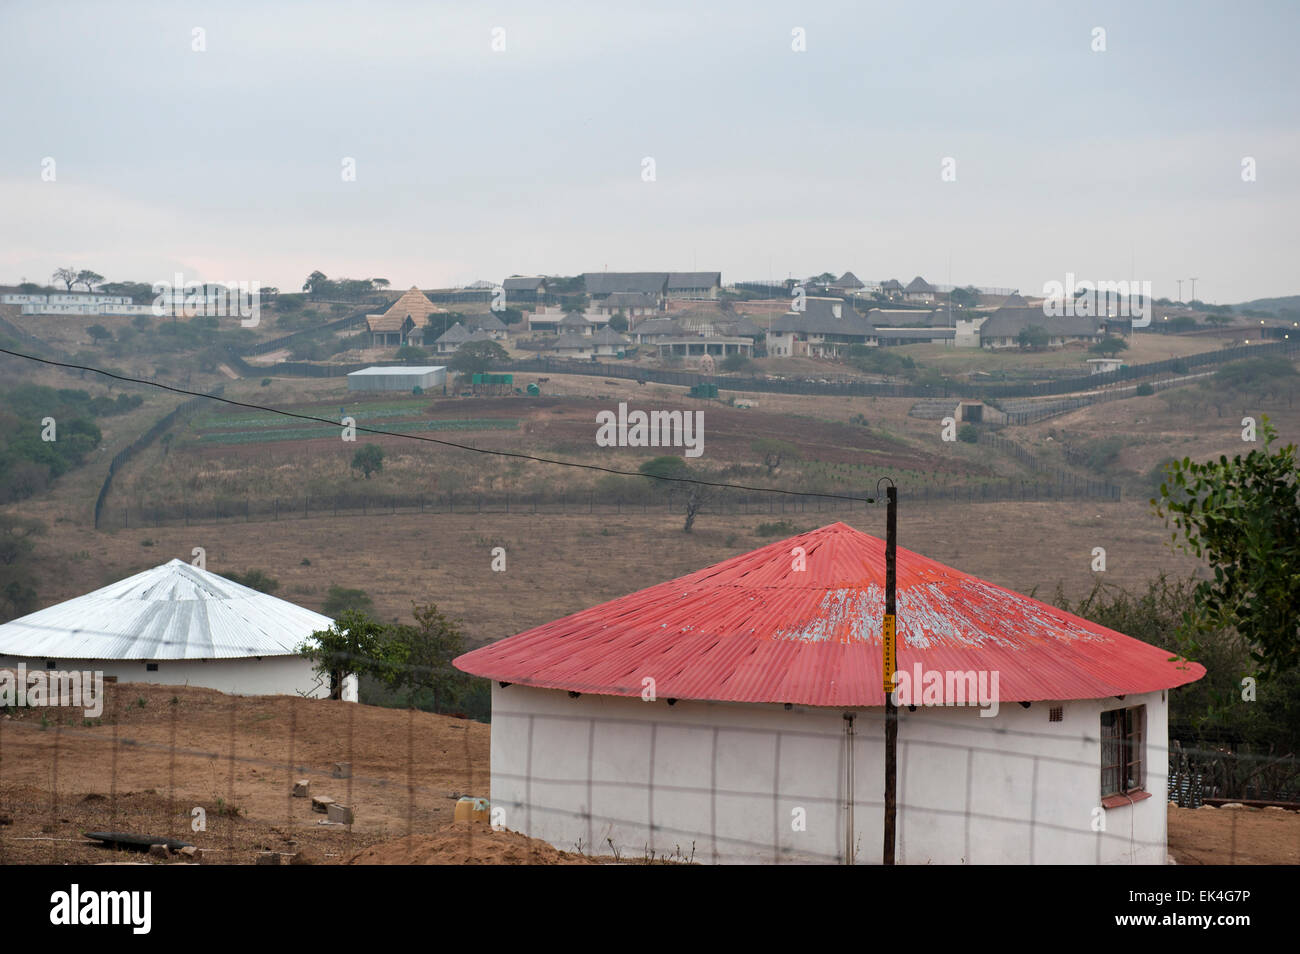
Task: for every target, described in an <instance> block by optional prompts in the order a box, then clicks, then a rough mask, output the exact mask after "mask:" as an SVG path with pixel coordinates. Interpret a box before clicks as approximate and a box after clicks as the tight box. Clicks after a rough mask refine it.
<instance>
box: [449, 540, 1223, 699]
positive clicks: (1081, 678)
mask: <svg viewBox="0 0 1300 954" xmlns="http://www.w3.org/2000/svg"><path fill="white" fill-rule="evenodd" d="M795 547H802V548H803V550H804V552H805V557H804V562H805V565H806V569H804V570H797V569H794V567H793V565H792V564H793V563H794V560H793V558H792V552H791V551H792V550H793V549H794V548H795ZM884 551H885V544H884V541H883V540H881V539H879V538H878V537H873V536H871V535H869V534H865V533H862V532H861V531H858V530H855V529H854V528H852V527H849V526H847V525H845V524H843V523H836V524H832V525H830V526H827V527H822V528H821V529H819V530H814V531H811V532H809V533H805V534H801V535H799V536H796V537H791V538H790V539H788V540H782V541H780V542H777V543H772V544H769V545H767V546H765V547H761V548H760V549H758V550H755V551H753V552H751V553H747V554H743V555H741V556H738V557H734V558H732V559H730V560H726V561H724V562H722V563H719V564H716V565H714V566H711V567H707V568H705V569H703V570H699V571H697V572H695V573H691V574H688V575H686V576H683V577H681V578H679V579H676V580H670V581H668V582H666V583H660V584H659V585H657V586H652V587H650V588H648V589H645V590H641V591H639V592H636V593H631V594H629V595H627V596H624V597H620V598H619V599H616V600H613V601H611V602H608V603H605V604H602V605H600V606H596V607H593V608H591V609H587V610H583V611H581V612H579V613H574V614H573V615H571V616H566V617H564V618H563V619H559V620H556V621H554V622H552V623H547V624H546V625H544V626H538V627H535V628H533V629H530V630H526V631H525V632H522V633H519V634H518V635H516V636H512V637H509V638H508V639H503V640H500V641H498V642H496V643H493V644H491V645H489V646H484V647H482V648H480V649H476V650H474V651H473V652H470V653H466V654H465V655H463V656H461V657H459V658H458V659H457V660H456V662H455V664H456V666H457V667H459V668H460V669H462V670H464V671H465V672H469V673H473V674H475V675H479V676H486V677H488V678H491V679H496V680H500V681H503V682H511V683H519V684H521V685H531V686H540V687H544V688H551V689H566V690H569V691H574V692H589V693H597V694H605V695H616V696H639V695H640V694H641V692H642V690H643V688H644V686H643V682H642V680H644V679H647V678H649V679H653V680H654V685H655V693H656V695H658V696H660V697H668V698H678V699H710V700H717V701H732V702H779V703H784V702H789V703H795V704H799V705H814V706H817V705H820V706H882V705H884V693H883V689H882V688H881V683H882V678H881V675H882V674H881V647H880V642H881V617H882V616H883V614H884V603H885V596H884V582H885V560H884ZM897 603H898V606H897V609H898V634H899V643H898V665H899V669H910V667H911V666H912V665H913V663H916V662H921V663H923V665H924V667H925V668H926V669H939V670H956V671H961V672H967V671H976V672H978V671H983V670H987V671H992V670H997V671H998V672H999V679H1000V687H999V688H1000V697H1001V700H1002V701H1004V702H1029V701H1034V700H1067V699H1099V698H1104V697H1107V696H1114V695H1123V694H1127V693H1136V692H1150V691H1154V690H1159V689H1168V688H1172V687H1174V686H1179V685H1183V684H1185V683H1189V682H1194V681H1195V680H1197V679H1199V678H1200V677H1201V676H1202V675H1204V673H1205V670H1204V668H1203V667H1202V666H1200V665H1198V664H1195V663H1187V662H1183V663H1176V662H1172V661H1170V658H1169V657H1170V654H1169V653H1168V652H1167V651H1165V650H1162V649H1159V648H1157V647H1155V646H1151V645H1148V644H1146V643H1143V642H1141V641H1139V640H1136V639H1132V638H1131V637H1128V636H1125V635H1123V634H1121V633H1117V632H1115V631H1113V630H1109V629H1106V628H1105V627H1103V626H1098V625H1097V624H1095V623H1091V622H1089V621H1088V620H1085V619H1082V618H1080V617H1077V616H1074V615H1072V614H1070V613H1066V612H1064V611H1062V610H1059V609H1057V608H1055V607H1053V606H1049V605H1048V604H1046V603H1042V602H1040V601H1038V600H1035V599H1031V598H1030V597H1028V596H1023V595H1021V594H1019V593H1015V592H1012V591H1011V590H1007V589H1004V588H1003V587H1000V586H996V585H994V584H992V583H988V582H986V581H984V580H980V579H977V578H976V577H973V576H970V575H968V574H965V573H962V572H961V571H960V570H956V569H953V568H952V567H948V566H945V565H943V564H941V563H938V562H936V561H934V560H929V559H927V558H925V557H922V556H920V555H919V554H916V553H912V552H911V551H909V550H906V549H904V548H902V547H899V549H898V592H897Z"/></svg>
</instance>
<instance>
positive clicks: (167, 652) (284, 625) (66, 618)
mask: <svg viewBox="0 0 1300 954" xmlns="http://www.w3.org/2000/svg"><path fill="white" fill-rule="evenodd" d="M331 625H333V621H332V620H331V619H330V618H329V617H327V616H322V615H321V614H320V613H314V612H312V611H311V610H308V609H304V608H303V607H301V606H296V605H294V604H293V603H289V602H286V601H285V600H282V599H278V598H276V597H274V596H270V595H269V594H266V593H262V592H260V591H258V590H254V589H251V588H250V587H247V586H242V585H240V584H238V583H233V582H231V581H230V580H227V579H225V578H224V577H221V576H217V574H215V573H209V572H208V571H207V570H201V569H199V568H198V567H196V566H191V565H190V564H188V563H185V562H184V561H182V560H172V561H171V562H169V563H165V564H163V565H162V566H158V567H154V568H153V569H152V570H145V571H144V572H142V573H137V574H135V575H134V576H129V577H127V578H126V579H124V580H119V581H118V582H116V583H112V584H110V585H108V586H105V587H103V588H101V589H98V590H95V591H94V592H92V593H87V594H85V595H84V596H78V597H75V598H74V599H70V600H68V601H67V602H64V603H58V604H56V605H54V606H48V607H46V608H45V609H43V610H37V611H36V612H35V613H30V614H28V615H27V616H23V617H21V618H20V619H16V620H13V621H11V622H8V623H5V624H3V625H0V667H4V668H14V667H16V666H17V665H18V664H19V663H24V664H26V666H27V669H28V671H31V670H33V669H54V670H72V669H76V670H98V671H102V672H103V673H104V675H105V676H110V677H116V678H117V680H118V681H119V682H147V683H155V684H163V685H186V686H203V687H206V688H209V689H217V690H220V691H221V692H229V693H234V694H237V695H246V696H261V695H289V694H296V695H304V696H312V697H323V696H327V695H328V694H329V685H328V683H327V682H326V681H323V680H322V679H321V677H319V676H318V675H317V674H316V673H314V672H313V671H312V665H313V664H312V662H311V661H310V660H307V659H304V658H303V657H301V656H299V655H297V652H296V650H297V647H298V646H300V645H301V644H302V643H303V641H304V640H306V639H307V637H308V636H310V635H311V634H312V633H313V632H316V631H317V630H323V629H328V628H329V627H330V626H331Z"/></svg>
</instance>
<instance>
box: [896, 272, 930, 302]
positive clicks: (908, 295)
mask: <svg viewBox="0 0 1300 954" xmlns="http://www.w3.org/2000/svg"><path fill="white" fill-rule="evenodd" d="M903 300H904V301H934V286H933V285H931V284H930V283H929V282H927V281H926V280H925V279H924V278H922V277H921V276H920V275H917V276H916V277H915V278H913V279H912V280H911V281H910V282H908V283H907V287H906V288H905V289H903Z"/></svg>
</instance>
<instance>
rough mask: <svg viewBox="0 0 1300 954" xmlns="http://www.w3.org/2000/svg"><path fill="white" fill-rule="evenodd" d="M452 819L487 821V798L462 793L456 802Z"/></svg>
mask: <svg viewBox="0 0 1300 954" xmlns="http://www.w3.org/2000/svg"><path fill="white" fill-rule="evenodd" d="M454 820H455V821H458V822H462V821H478V822H487V820H488V800H487V799H486V798H474V797H473V796H471V795H462V796H461V797H460V800H459V801H457V802H456V814H455V816H454Z"/></svg>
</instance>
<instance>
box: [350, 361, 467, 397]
mask: <svg viewBox="0 0 1300 954" xmlns="http://www.w3.org/2000/svg"><path fill="white" fill-rule="evenodd" d="M446 383H447V369H446V368H445V367H442V366H438V367H421V368H411V367H401V366H397V367H375V368H362V369H361V370H360V371H353V372H351V373H350V374H348V390H349V391H408V392H409V391H410V390H411V389H412V388H415V387H419V388H420V389H421V390H424V391H427V390H429V388H440V387H442V386H443V385H444V384H446Z"/></svg>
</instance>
